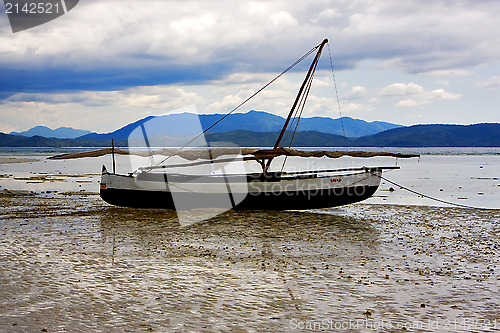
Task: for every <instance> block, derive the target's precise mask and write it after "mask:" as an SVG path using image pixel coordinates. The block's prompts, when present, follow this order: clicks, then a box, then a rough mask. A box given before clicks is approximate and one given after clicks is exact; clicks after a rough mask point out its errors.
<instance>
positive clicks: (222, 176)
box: [55, 39, 418, 211]
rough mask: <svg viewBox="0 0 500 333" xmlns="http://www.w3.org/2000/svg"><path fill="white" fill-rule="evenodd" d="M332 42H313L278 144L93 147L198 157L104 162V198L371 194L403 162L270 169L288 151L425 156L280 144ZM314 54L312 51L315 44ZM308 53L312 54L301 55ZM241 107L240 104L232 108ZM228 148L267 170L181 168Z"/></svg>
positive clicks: (294, 199) (353, 198)
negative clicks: (119, 168) (131, 168)
mask: <svg viewBox="0 0 500 333" xmlns="http://www.w3.org/2000/svg"><path fill="white" fill-rule="evenodd" d="M327 42H328V40H327V39H325V40H324V41H323V42H322V43H321V44H319V45H317V46H316V47H315V48H313V49H312V51H314V50H317V52H316V56H315V58H314V60H313V62H312V64H311V65H310V67H309V71H308V73H307V75H306V77H305V79H304V81H303V83H302V85H301V87H300V89H299V92H298V94H297V97H296V99H295V101H294V103H293V106H292V108H291V110H290V112H289V114H288V117H287V119H286V121H285V124H284V125H283V128H282V130H281V132H280V133H279V136H278V138H277V140H276V143H275V145H274V147H273V148H272V149H253V148H241V149H239V150H238V152H236V153H235V152H234V151H230V149H229V150H228V149H225V148H208V149H194V150H193V149H183V148H181V149H160V150H156V151H154V150H151V149H149V150H148V151H146V152H144V151H142V152H134V151H132V150H121V149H114V148H112V149H103V150H101V151H98V152H94V153H93V155H92V156H100V155H103V154H108V153H113V154H129V155H140V156H154V155H156V156H158V155H165V156H168V157H167V158H166V159H168V158H169V157H171V156H176V157H180V158H183V159H185V160H186V161H191V162H187V163H185V164H180V165H179V164H177V165H175V166H173V167H172V166H166V165H154V166H147V167H141V168H139V169H138V170H136V171H135V172H132V173H130V174H127V175H121V174H117V173H116V172H115V171H114V170H113V171H112V172H110V171H108V170H107V169H106V168H105V167H103V170H102V178H101V187H100V195H101V198H102V199H103V200H105V201H106V202H108V203H110V204H113V205H117V206H124V207H136V208H168V209H177V210H178V211H179V210H182V209H188V210H189V209H196V208H202V209H205V208H206V209H210V208H223V209H245V210H260V209H266V210H289V209H301V210H302V209H312V208H324V207H334V206H340V205H346V204H350V203H355V202H359V201H362V200H365V199H367V198H369V197H370V196H372V195H373V194H374V193H375V191H376V190H377V188H378V187H379V184H380V180H381V178H380V176H381V174H382V172H383V170H386V169H397V168H398V167H388V166H380V167H359V168H347V169H346V168H344V169H326V170H310V171H307V170H306V171H296V172H287V171H282V170H281V171H272V169H271V162H272V161H273V160H274V159H275V158H277V157H280V156H284V158H287V157H301V158H319V157H326V158H332V159H334V158H339V157H342V156H351V157H365V158H366V157H374V156H392V157H399V158H406V157H415V156H418V155H405V154H396V153H387V152H380V153H373V152H362V151H324V150H323V151H300V150H295V149H291V148H286V147H282V146H281V140H282V138H283V136H284V135H285V133H286V132H287V129H288V128H289V127H290V121H291V120H292V118H293V119H294V120H293V121H292V123H294V122H295V130H296V129H297V124H298V119H300V115H301V114H302V110H303V108H304V105H305V101H306V99H307V95H308V92H309V89H310V87H311V83H312V78H313V75H314V72H315V70H316V66H317V64H318V60H319V57H320V55H321V52H322V50H323V47H324V46H325V44H326V43H327ZM308 54H311V51H309V53H308ZM308 54H307V55H308ZM303 58H305V56H304V57H302V58H301V59H303ZM290 68H291V67H289V68H288V69H287V70H285V72H286V71H288V70H289V69H290ZM285 72H283V73H285ZM283 73H281V74H280V75H282V74H283ZM280 75H279V76H280ZM279 76H278V77H279ZM273 81H274V80H273ZM273 81H271V82H270V83H272V82H273ZM270 83H269V84H270ZM269 84H268V85H269ZM266 86H267V85H266ZM266 86H265V87H266ZM261 90H262V89H261ZM261 90H259V91H258V92H260V91H261ZM258 92H257V93H258ZM254 95H255V94H254ZM254 95H253V96H254ZM253 96H252V97H253ZM242 104H243V103H242ZM242 104H240V106H241V105H242ZM238 107H239V106H238ZM234 110H236V108H235V109H233V110H232V111H231V112H233V111H234ZM231 112H230V113H231ZM213 126H214V125H212V126H211V127H213ZM211 127H210V128H211ZM210 128H208V129H207V130H209V129H210ZM207 130H205V131H207ZM295 130H294V131H295ZM294 131H293V133H294ZM292 138H293V137H292ZM146 141H147V140H146ZM291 141H292V140H291ZM148 148H149V147H148ZM76 155H78V154H72V157H73V158H74V157H84V156H91V155H89V154H87V155H85V154H83V155H82V154H81V156H76ZM227 155H233V157H234V156H235V155H238V156H241V161H243V162H244V163H247V162H249V161H256V162H258V163H259V164H260V166H261V171H260V172H249V173H232V174H230V173H225V172H222V173H218V174H212V173H211V174H205V175H201V174H196V173H189V172H182V171H181V172H176V171H175V170H177V169H179V168H181V169H182V167H186V168H187V169H188V170H189V167H192V166H197V165H202V164H210V165H213V164H214V163H229V162H230V161H231V159H227V158H224V156H227ZM68 157H69V156H68V155H63V156H59V157H55V158H68ZM221 157H222V158H221ZM200 160H201V161H200ZM192 161H196V162H192ZM113 169H114V168H113ZM222 169H223V168H222Z"/></svg>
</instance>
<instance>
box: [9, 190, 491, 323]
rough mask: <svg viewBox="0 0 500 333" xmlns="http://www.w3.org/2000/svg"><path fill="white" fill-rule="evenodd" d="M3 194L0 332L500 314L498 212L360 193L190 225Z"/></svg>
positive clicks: (477, 318)
mask: <svg viewBox="0 0 500 333" xmlns="http://www.w3.org/2000/svg"><path fill="white" fill-rule="evenodd" d="M0 202H1V205H0V233H1V235H2V236H1V241H0V265H1V266H2V274H0V284H1V285H2V288H0V302H1V304H2V306H1V307H0V331H5V332H11V331H35V332H40V331H42V330H43V331H47V332H53V331H101V332H109V331H167V332H168V331H180V332H183V331H210V332H212V331H241V332H245V331H277V332H279V331H320V330H326V331H329V330H334V331H335V330H336V331H346V330H347V331H349V330H350V331H353V332H358V331H362V332H364V331H367V332H371V331H386V332H393V331H394V332H396V331H398V332H399V331H402V330H403V331H404V330H407V331H413V332H426V331H429V332H430V331H432V332H435V331H462V332H470V331H473V330H477V331H481V332H487V331H495V329H498V328H499V326H500V318H499V313H500V293H499V287H498V286H499V285H500V265H499V261H500V258H499V256H498V252H499V247H500V245H499V244H500V239H499V238H500V213H499V212H498V211H493V210H472V209H458V208H439V207H419V206H395V205H371V204H358V205H351V206H346V207H344V208H336V209H326V210H320V211H308V212H262V211H253V212H231V211H230V212H227V213H225V214H223V215H220V216H218V217H216V218H213V219H211V220H209V221H206V222H203V223H198V224H195V225H192V226H190V227H186V228H182V227H180V226H179V224H178V222H177V219H176V214H175V212H173V211H164V210H136V209H125V208H117V207H113V206H109V205H107V204H105V203H103V202H102V201H101V200H100V198H99V197H98V196H97V195H78V194H77V193H76V194H75V195H72V196H68V197H63V196H61V197H53V198H49V197H42V196H40V195H34V196H33V195H23V194H19V195H16V194H15V193H11V194H9V195H3V196H0ZM347 325H351V326H347ZM495 325H496V326H495ZM342 328H348V329H342Z"/></svg>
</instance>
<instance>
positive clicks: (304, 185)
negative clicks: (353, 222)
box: [100, 169, 381, 210]
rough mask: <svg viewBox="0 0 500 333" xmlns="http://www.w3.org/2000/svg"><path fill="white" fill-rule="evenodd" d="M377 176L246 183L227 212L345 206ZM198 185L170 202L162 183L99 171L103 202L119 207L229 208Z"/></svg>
mask: <svg viewBox="0 0 500 333" xmlns="http://www.w3.org/2000/svg"><path fill="white" fill-rule="evenodd" d="M380 173H381V170H379V169H370V170H366V171H365V172H361V173H356V174H347V175H328V176H322V177H317V176H314V177H303V176H302V177H295V178H294V177H289V178H280V179H271V180H269V181H260V180H258V181H251V182H248V183H247V184H245V186H248V187H246V188H245V189H246V190H247V192H246V193H232V195H231V197H240V198H243V199H242V200H240V201H238V202H237V204H234V205H231V206H230V207H229V208H231V207H232V209H235V210H294V209H295V210H296V209H314V208H327V207H335V206H341V205H347V204H351V203H355V202H359V201H363V200H365V199H367V198H369V197H371V196H372V195H373V194H374V193H375V191H376V190H377V188H378V186H379V184H380V177H379V175H380ZM202 185H206V184H200V188H199V191H186V192H175V193H174V196H175V200H174V198H173V195H172V193H171V192H170V190H169V188H168V185H166V183H165V182H163V183H162V182H156V183H154V184H152V185H151V186H149V185H148V186H144V184H140V182H138V181H137V177H135V176H125V175H116V174H110V173H107V172H103V175H102V180H101V191H100V195H101V198H102V199H103V200H104V201H106V202H108V203H110V204H112V205H116V206H122V207H133V208H163V209H175V208H176V205H175V202H177V203H179V202H184V203H192V206H193V205H194V206H195V207H192V206H191V207H192V208H228V207H227V206H225V207H221V206H220V204H221V203H227V196H228V193H227V191H226V192H225V191H222V190H221V191H218V190H217V186H216V185H215V186H214V184H210V186H205V187H204V186H202ZM240 188H241V187H240ZM174 201H175V202H174ZM177 208H178V207H177Z"/></svg>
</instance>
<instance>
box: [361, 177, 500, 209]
mask: <svg viewBox="0 0 500 333" xmlns="http://www.w3.org/2000/svg"><path fill="white" fill-rule="evenodd" d="M371 173H372V174H373V175H375V176H377V177H379V178H380V179H383V180H385V181H386V182H388V183H390V184H392V185H395V186H397V187H399V188H400V189H402V190H406V191H408V192H411V193H413V194H416V195H419V196H422V197H424V198H427V199H431V200H434V201H437V202H441V203H444V204H447V205H452V206H456V207H461V208H468V209H479V210H500V209H499V208H485V207H475V206H468V205H462V204H459V203H455V202H451V201H447V200H443V199H439V198H435V197H431V196H430V195H427V194H424V193H421V192H418V191H415V190H412V189H410V188H408V187H406V186H403V185H401V184H398V183H396V182H393V181H392V180H389V179H387V178H385V177H384V176H382V175H379V174H377V173H374V172H371Z"/></svg>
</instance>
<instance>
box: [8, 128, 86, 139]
mask: <svg viewBox="0 0 500 333" xmlns="http://www.w3.org/2000/svg"><path fill="white" fill-rule="evenodd" d="M89 133H92V132H91V131H87V130H80V129H74V128H71V127H59V128H56V129H54V130H53V129H50V128H48V127H47V126H35V127H33V128H31V129H29V130H27V131H24V132H11V133H10V134H11V135H21V136H37V135H38V136H42V137H45V138H57V139H74V138H77V137H79V136H82V135H85V134H89Z"/></svg>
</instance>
